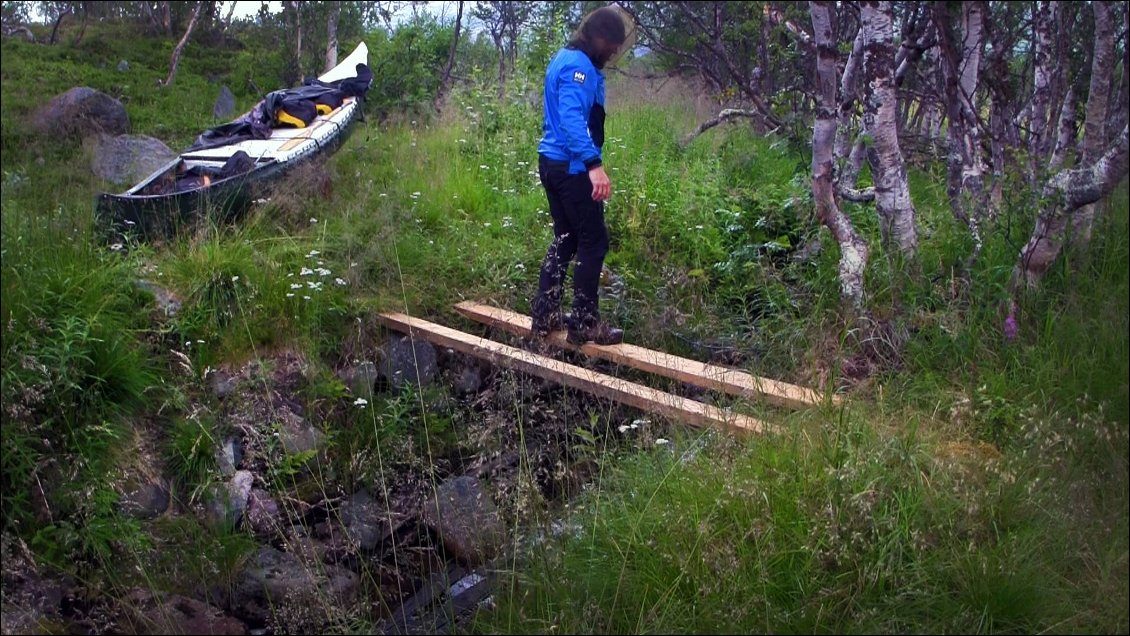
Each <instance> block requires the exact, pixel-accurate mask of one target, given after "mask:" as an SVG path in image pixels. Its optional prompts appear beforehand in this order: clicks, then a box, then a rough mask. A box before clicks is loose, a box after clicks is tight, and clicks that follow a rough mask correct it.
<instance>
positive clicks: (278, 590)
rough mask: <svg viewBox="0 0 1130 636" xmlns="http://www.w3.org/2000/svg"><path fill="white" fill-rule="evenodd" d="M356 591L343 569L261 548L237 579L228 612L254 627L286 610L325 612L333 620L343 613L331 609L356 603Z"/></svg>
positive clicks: (353, 577)
mask: <svg viewBox="0 0 1130 636" xmlns="http://www.w3.org/2000/svg"><path fill="white" fill-rule="evenodd" d="M359 588H360V580H359V579H358V577H357V575H356V574H354V573H353V572H350V571H349V570H347V569H345V568H343V567H340V566H336V565H322V564H310V563H307V562H304V561H303V560H302V559H301V558H299V557H298V556H297V555H295V554H290V553H285V552H280V551H279V550H277V549H275V548H273V547H271V546H263V547H262V548H260V549H259V552H258V553H257V554H256V555H255V556H254V557H253V558H252V559H250V561H249V563H248V564H247V565H246V566H245V567H244V568H243V570H242V571H240V572H239V574H237V575H236V579H235V583H234V585H233V586H232V592H231V598H230V608H231V612H232V613H233V614H236V615H237V616H240V617H241V618H243V619H245V620H247V621H250V622H253V623H263V622H265V621H267V620H268V619H269V618H271V617H272V615H273V614H274V613H276V612H279V611H284V608H287V607H303V606H305V607H307V608H318V610H319V611H321V610H322V609H324V610H325V611H326V612H328V613H331V614H330V616H332V615H336V614H337V613H338V612H340V611H343V610H342V609H335V608H334V607H333V606H334V605H336V606H337V607H338V608H347V607H351V606H352V604H353V603H354V602H356V599H357V594H358V590H359ZM328 617H329V616H327V618H328Z"/></svg>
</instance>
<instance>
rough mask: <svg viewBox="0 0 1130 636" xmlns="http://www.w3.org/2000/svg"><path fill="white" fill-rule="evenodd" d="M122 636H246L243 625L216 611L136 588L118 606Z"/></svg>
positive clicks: (188, 599) (184, 597)
mask: <svg viewBox="0 0 1130 636" xmlns="http://www.w3.org/2000/svg"><path fill="white" fill-rule="evenodd" d="M121 607H122V609H123V610H124V611H123V612H122V613H121V616H122V621H121V622H120V623H119V625H118V626H117V627H118V628H119V629H120V630H121V633H123V634H237V635H238V634H246V633H247V625H244V624H243V622H242V621H240V620H238V619H235V618H233V617H231V616H228V615H226V614H224V613H223V611H221V610H220V609H219V608H217V607H214V606H212V605H209V604H207V603H203V602H201V601H198V600H196V599H192V598H188V597H186V596H181V595H179V594H166V593H163V592H154V591H153V590H147V589H143V588H136V589H134V590H133V591H132V592H130V593H129V594H128V595H127V596H126V598H125V599H123V602H122V604H121Z"/></svg>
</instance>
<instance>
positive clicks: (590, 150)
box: [530, 6, 630, 345]
mask: <svg viewBox="0 0 1130 636" xmlns="http://www.w3.org/2000/svg"><path fill="white" fill-rule="evenodd" d="M629 30H630V26H629V25H628V24H626V18H625V14H623V13H621V10H620V9H618V8H616V7H613V6H606V7H601V8H599V9H596V10H595V11H593V12H591V13H589V14H588V15H587V16H586V17H585V19H584V20H583V21H582V22H581V26H580V27H579V28H578V29H577V31H576V33H574V35H573V37H572V38H571V39H570V41H569V43H568V44H567V45H566V46H565V47H564V48H562V49H560V50H558V51H557V53H556V54H555V55H554V56H553V59H552V60H550V62H549V65H548V67H547V68H546V72H545V89H544V98H543V99H544V111H545V119H544V123H543V129H544V135H543V136H542V138H541V140H540V141H539V143H538V175H539V177H540V179H541V183H542V186H543V187H544V188H545V194H546V198H547V199H548V200H549V213H550V215H551V216H552V217H553V241H552V242H551V243H550V245H549V249H548V250H547V251H546V255H545V260H544V261H543V262H542V266H541V271H540V276H539V280H538V291H537V294H536V295H535V296H534V298H533V300H532V301H531V303H530V313H531V318H532V334H531V337H532V339H533V341H535V342H536V341H538V340H540V339H542V338H544V337H545V336H547V335H548V334H549V333H551V332H553V331H557V330H559V329H561V328H562V327H566V328H567V329H568V340H569V342H571V343H573V344H575V345H580V344H583V343H585V342H588V341H592V342H595V343H597V344H602V345H606V344H617V343H620V342H622V341H623V340H624V332H623V330H621V329H617V328H614V327H612V326H611V325H610V324H608V322H606V321H605V320H602V319H601V316H600V310H599V306H598V305H599V299H598V289H599V283H600V273H601V270H602V269H603V267H604V257H605V255H606V254H607V253H608V229H607V227H606V226H605V223H604V202H605V201H607V200H608V198H609V196H611V194H612V183H611V181H610V179H609V178H608V173H607V172H606V171H605V169H604V164H603V160H602V156H601V148H602V146H603V145H604V119H605V111H604V75H603V74H602V73H601V70H602V69H603V68H604V67H605V65H606V64H608V63H609V62H610V61H612V60H614V59H615V58H618V57H619V55H620V54H621V53H622V52H623V50H624V49H626V48H627V47H626V45H625V43H626V42H627V41H628V36H629ZM574 257H575V258H576V265H575V267H574V270H573V307H572V313H571V314H562V312H561V296H562V286H563V282H564V278H565V274H566V271H567V270H568V267H569V265H570V263H572V261H573V259H574Z"/></svg>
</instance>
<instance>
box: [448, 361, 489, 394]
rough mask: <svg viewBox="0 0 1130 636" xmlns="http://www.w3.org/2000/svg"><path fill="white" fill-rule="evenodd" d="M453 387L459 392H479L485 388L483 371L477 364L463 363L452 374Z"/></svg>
mask: <svg viewBox="0 0 1130 636" xmlns="http://www.w3.org/2000/svg"><path fill="white" fill-rule="evenodd" d="M451 388H453V389H455V390H456V391H457V392H458V393H465V394H466V393H478V392H479V390H480V389H482V388H483V372H482V370H481V369H480V368H479V367H478V366H476V365H471V364H467V365H461V366H459V367H458V368H457V369H456V370H455V371H454V372H453V373H452V374H451Z"/></svg>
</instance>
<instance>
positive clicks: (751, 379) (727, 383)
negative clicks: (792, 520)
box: [455, 301, 841, 409]
mask: <svg viewBox="0 0 1130 636" xmlns="http://www.w3.org/2000/svg"><path fill="white" fill-rule="evenodd" d="M455 309H456V310H457V311H458V312H459V313H461V314H463V315H464V316H466V317H468V318H470V319H472V320H475V321H478V322H482V323H485V324H488V325H492V326H495V327H501V328H503V329H506V330H507V331H510V332H512V333H515V334H518V335H519V336H523V337H525V336H528V335H529V333H530V324H531V320H530V317H529V316H524V315H522V314H519V313H516V312H513V311H508V310H506V309H500V308H498V307H491V306H489V305H484V304H482V303H477V302H474V301H464V302H461V303H459V304H457V305H455ZM547 339H548V341H549V342H550V343H552V344H554V345H555V346H558V347H562V348H566V349H569V350H572V351H580V352H581V353H584V354H585V355H589V356H592V357H594V358H601V359H604V360H610V361H612V362H615V363H617V364H623V365H625V366H629V367H633V368H636V369H640V370H642V371H647V372H649V373H655V374H656V375H661V376H664V377H668V378H673V379H675V380H679V381H680V382H686V383H687V384H692V385H694V386H700V387H703V388H706V389H711V390H714V391H723V392H725V393H729V394H731V395H737V396H740V397H744V398H748V399H752V400H764V401H766V402H769V403H770V404H774V405H777V406H783V407H787V408H794V409H795V408H804V407H808V406H813V405H816V404H820V403H821V402H823V396H821V395H820V394H819V393H817V392H816V391H813V390H812V389H808V388H805V387H801V386H797V385H795V384H788V383H786V382H778V381H777V380H770V379H768V378H762V377H758V376H755V375H752V374H749V373H746V372H745V371H740V370H738V369H730V368H727V367H722V366H718V365H714V364H708V363H705V362H699V361H697V360H691V359H689V358H682V357H679V356H674V355H671V354H668V353H663V352H662V351H655V350H653V349H645V348H643V347H638V346H636V345H631V344H626V343H625V344H618V345H605V346H602V345H597V344H593V343H591V342H590V343H587V344H584V345H582V346H580V347H578V346H576V345H574V344H571V343H569V341H568V340H567V339H566V334H565V332H564V331H557V332H554V333H552V334H550V335H549V337H548V338H547ZM832 401H833V403H835V404H839V403H840V402H841V399H840V397H839V396H832Z"/></svg>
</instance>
